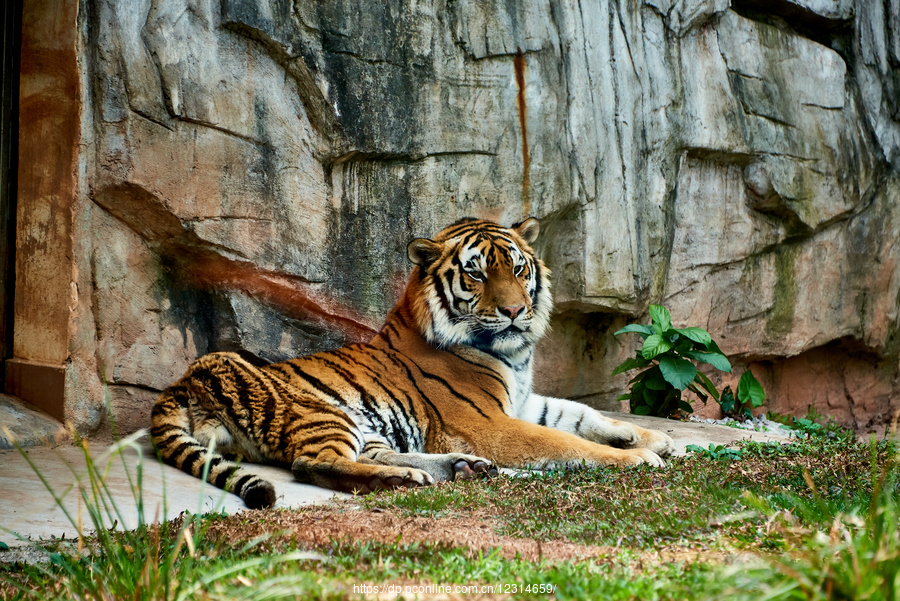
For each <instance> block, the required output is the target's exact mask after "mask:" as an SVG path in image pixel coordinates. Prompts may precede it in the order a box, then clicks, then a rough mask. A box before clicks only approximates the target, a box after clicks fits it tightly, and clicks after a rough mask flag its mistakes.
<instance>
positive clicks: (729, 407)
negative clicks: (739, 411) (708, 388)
mask: <svg viewBox="0 0 900 601" xmlns="http://www.w3.org/2000/svg"><path fill="white" fill-rule="evenodd" d="M735 404H736V403H735V401H734V393H732V392H731V386H726V387H725V389H724V390H723V391H722V399H721V400H720V401H719V406H720V407H721V408H722V411H723V412H724V413H732V412H733V411H734V408H735Z"/></svg>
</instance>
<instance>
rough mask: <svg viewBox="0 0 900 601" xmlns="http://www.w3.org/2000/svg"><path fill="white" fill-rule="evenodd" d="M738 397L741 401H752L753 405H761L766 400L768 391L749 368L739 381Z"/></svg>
mask: <svg viewBox="0 0 900 601" xmlns="http://www.w3.org/2000/svg"><path fill="white" fill-rule="evenodd" d="M737 398H738V400H739V401H740V402H741V403H746V402H747V401H750V405H751V406H752V407H759V406H760V405H762V404H763V401H765V400H766V391H765V390H763V387H762V384H760V383H759V380H757V379H756V377H754V375H753V372H751V371H750V370H749V369H748V370H747V371H745V372H744V375H742V376H741V379H740V380H739V381H738V390H737Z"/></svg>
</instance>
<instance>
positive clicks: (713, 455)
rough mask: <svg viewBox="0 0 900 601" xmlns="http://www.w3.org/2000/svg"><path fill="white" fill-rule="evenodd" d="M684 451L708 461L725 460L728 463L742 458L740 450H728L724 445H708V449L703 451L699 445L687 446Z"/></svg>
mask: <svg viewBox="0 0 900 601" xmlns="http://www.w3.org/2000/svg"><path fill="white" fill-rule="evenodd" d="M685 450H686V451H687V452H688V453H697V454H698V455H702V456H704V457H709V458H710V459H725V460H728V461H735V460H738V459H741V458H742V457H743V453H742V452H741V450H740V449H730V448H728V447H726V446H725V445H721V444H719V445H717V444H713V443H709V448H707V449H704V448H703V447H701V446H699V445H695V444H689V445H688V446H686V447H685Z"/></svg>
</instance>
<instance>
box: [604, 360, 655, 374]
mask: <svg viewBox="0 0 900 601" xmlns="http://www.w3.org/2000/svg"><path fill="white" fill-rule="evenodd" d="M648 365H650V361H648V360H647V359H644V358H643V357H641V358H639V359H638V358H632V359H625V360H624V361H622V363H620V364H619V366H618V367H617V368H615V369H614V370H613V372H612V375H614V376H615V375H618V374H621V373H623V372H626V371H631V370H632V369H637V368H639V367H647V366H648Z"/></svg>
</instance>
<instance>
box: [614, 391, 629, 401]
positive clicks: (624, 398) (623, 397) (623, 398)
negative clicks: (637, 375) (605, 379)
mask: <svg viewBox="0 0 900 601" xmlns="http://www.w3.org/2000/svg"><path fill="white" fill-rule="evenodd" d="M616 400H617V401H628V400H631V393H630V392H626V393H625V394H620V395H619V396H617V397H616Z"/></svg>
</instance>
